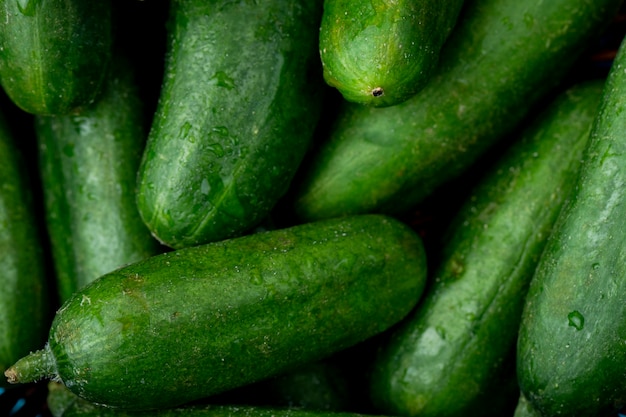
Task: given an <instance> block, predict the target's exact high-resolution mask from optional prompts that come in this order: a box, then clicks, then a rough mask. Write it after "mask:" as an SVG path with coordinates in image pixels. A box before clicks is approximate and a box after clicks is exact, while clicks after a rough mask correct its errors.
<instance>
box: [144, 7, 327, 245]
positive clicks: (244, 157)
mask: <svg viewBox="0 0 626 417" xmlns="http://www.w3.org/2000/svg"><path fill="white" fill-rule="evenodd" d="M171 6H172V7H171V9H170V16H169V23H168V28H169V31H168V36H169V42H168V49H167V62H166V67H165V77H164V82H163V87H162V91H161V96H160V99H159V105H158V108H157V112H156V114H155V118H154V122H153V125H152V128H151V130H150V134H149V137H148V143H147V146H146V150H145V154H144V158H143V161H142V164H141V167H140V171H139V176H138V184H139V190H138V198H137V202H138V206H139V210H140V213H141V216H142V218H143V220H144V222H145V223H146V224H147V225H148V227H149V229H150V230H151V231H152V232H153V234H154V235H155V236H156V237H157V238H158V239H159V240H160V241H161V242H162V243H164V244H165V245H167V246H170V247H173V248H177V249H178V248H182V247H187V246H193V245H197V244H201V243H207V242H211V241H218V240H221V239H225V238H229V237H235V236H238V235H242V234H244V233H246V232H247V231H249V230H250V229H251V228H252V227H254V226H255V225H256V224H258V223H259V222H260V221H261V220H262V219H263V218H265V217H266V216H267V215H268V214H269V212H270V210H271V209H272V208H273V207H274V205H275V204H276V203H277V201H278V200H279V199H280V198H281V197H282V196H283V194H284V193H285V192H286V191H287V188H288V187H289V185H290V183H291V180H292V178H293V176H294V175H295V172H296V170H297V168H298V167H299V164H300V162H301V160H302V159H303V157H304V154H305V153H306V151H307V149H308V147H309V145H310V142H311V139H312V136H313V131H314V129H315V127H316V124H317V121H318V118H319V114H320V110H321V108H320V107H321V98H322V96H321V92H322V90H323V87H324V86H325V84H324V81H323V78H322V76H321V68H320V67H321V66H320V65H319V55H318V53H317V45H318V44H317V39H318V30H319V20H320V19H321V12H322V2H321V0H313V1H311V0H289V1H284V0H272V1H266V2H263V3H262V4H260V3H257V2H251V1H245V2H232V1H226V0H222V1H211V2H205V1H198V0H195V1H180V0H175V1H172V3H171ZM242 22H245V24H242Z"/></svg>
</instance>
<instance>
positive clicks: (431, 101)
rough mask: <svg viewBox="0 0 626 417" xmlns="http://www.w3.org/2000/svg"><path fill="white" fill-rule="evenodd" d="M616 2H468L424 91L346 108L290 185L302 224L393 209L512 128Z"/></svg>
mask: <svg viewBox="0 0 626 417" xmlns="http://www.w3.org/2000/svg"><path fill="white" fill-rule="evenodd" d="M620 4H621V1H619V0H604V1H602V2H594V3H589V2H587V1H584V0H583V1H570V0H558V1H551V2H545V1H544V2H519V1H516V0H472V1H469V2H468V3H467V4H466V7H465V9H464V11H463V12H462V14H461V16H460V20H459V22H458V23H457V26H456V27H455V29H454V30H453V32H452V34H451V35H450V38H449V39H448V43H447V44H446V47H445V48H444V50H443V51H442V57H441V61H440V62H441V64H440V69H439V70H438V73H437V75H436V76H435V77H434V78H433V79H432V80H431V81H430V82H429V83H428V85H427V86H426V87H425V88H424V89H423V90H422V91H420V92H419V93H417V94H416V95H415V96H413V97H412V98H411V99H409V100H407V101H405V102H404V103H401V104H399V105H397V106H392V107H388V108H372V107H368V106H362V105H357V104H346V105H345V107H344V109H342V110H341V111H340V112H339V113H338V115H337V118H336V120H335V123H334V125H333V127H332V128H331V131H330V133H329V135H328V136H327V137H325V138H323V142H321V143H320V146H319V148H318V149H316V150H315V151H314V152H313V153H312V154H311V155H310V157H308V158H307V159H308V160H307V162H306V164H305V165H304V167H303V169H302V170H301V173H300V175H299V178H300V179H299V181H298V184H296V185H294V190H295V192H294V197H293V198H292V199H291V200H292V205H293V210H294V212H295V214H296V215H297V216H298V218H299V219H300V220H301V221H310V220H314V219H322V218H329V217H335V216H340V215H346V214H358V213H366V212H387V213H400V212H405V211H407V210H409V209H411V208H413V207H414V206H415V205H416V204H418V203H419V202H421V201H423V199H425V198H426V197H427V196H429V195H431V194H432V192H433V191H434V190H435V189H437V188H438V187H440V186H441V185H442V184H444V183H446V182H448V181H451V180H452V179H454V178H457V177H458V176H459V175H461V174H462V173H463V172H464V171H465V170H466V169H468V168H469V167H470V166H471V165H472V164H473V163H474V162H475V161H476V160H477V159H478V158H479V156H481V155H483V154H484V152H486V151H487V150H488V149H489V148H490V147H491V146H492V145H494V144H495V143H496V142H497V141H498V140H499V139H501V138H505V137H506V136H507V134H508V133H511V132H513V131H514V129H515V127H516V126H517V124H518V123H520V122H521V120H523V118H524V116H525V115H527V114H528V112H529V111H530V109H531V108H532V106H533V104H535V103H538V101H539V100H540V99H541V98H542V97H544V95H545V94H547V93H548V92H549V91H550V90H551V89H553V88H554V87H555V86H556V85H557V84H558V83H559V82H561V80H562V79H563V76H564V75H565V74H566V73H567V71H568V70H570V69H571V67H572V65H573V63H574V62H576V60H577V59H578V57H580V56H581V54H582V53H583V51H584V50H585V48H586V47H587V46H588V45H589V44H590V42H592V40H594V39H596V38H597V36H599V34H600V33H601V31H602V30H603V29H604V28H605V27H606V26H607V25H608V23H610V21H611V19H612V18H613V17H614V16H615V15H616V13H617V10H618V8H619V6H620Z"/></svg>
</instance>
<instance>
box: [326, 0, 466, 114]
mask: <svg viewBox="0 0 626 417" xmlns="http://www.w3.org/2000/svg"><path fill="white" fill-rule="evenodd" d="M463 2H464V0H445V1H441V0H435V1H432V0H418V1H415V0H412V1H407V0H401V1H394V2H389V1H381V0H376V1H371V2H365V1H360V0H356V1H355V0H326V1H325V2H324V13H323V15H322V23H321V27H320V36H319V48H320V57H321V61H322V65H323V69H324V79H325V80H326V83H327V84H329V85H330V86H332V87H336V88H337V89H338V90H339V91H340V92H341V94H342V95H343V97H344V98H345V99H346V100H348V101H352V102H356V103H360V104H366V105H372V106H377V107H384V106H392V105H395V104H399V103H401V102H403V101H405V100H407V99H408V98H409V97H411V96H413V95H414V94H415V93H417V92H418V91H419V90H421V89H422V88H423V87H424V86H425V85H426V83H427V82H428V81H429V80H430V79H431V77H432V76H433V74H434V73H435V70H436V68H437V66H438V64H439V54H440V51H441V48H442V46H443V44H444V42H445V40H446V39H447V38H448V35H449V34H450V32H451V31H452V28H453V27H454V25H455V24H456V21H457V18H458V15H459V12H460V11H461V7H462V5H463Z"/></svg>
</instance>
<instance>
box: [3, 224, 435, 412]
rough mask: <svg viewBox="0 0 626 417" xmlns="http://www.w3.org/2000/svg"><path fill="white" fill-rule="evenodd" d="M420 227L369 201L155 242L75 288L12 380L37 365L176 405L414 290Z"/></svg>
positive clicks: (355, 331) (126, 402)
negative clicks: (213, 237)
mask: <svg viewBox="0 0 626 417" xmlns="http://www.w3.org/2000/svg"><path fill="white" fill-rule="evenodd" d="M425 272H426V258H425V253H424V248H423V245H422V241H421V238H420V237H419V235H417V234H416V233H415V232H414V231H413V230H412V229H410V228H409V227H408V226H406V225H405V224H403V223H401V222H399V221H397V220H394V219H392V218H389V217H386V216H380V215H364V216H354V217H351V218H342V219H333V220H328V221H324V222H317V223H307V224H303V225H298V226H293V227H291V228H287V229H279V230H274V231H270V232H260V233H255V234H251V235H246V236H243V237H239V238H233V239H228V240H223V241H220V242H215V243H210V244H206V245H200V246H194V247H190V248H185V249H180V250H177V251H172V252H166V253H164V254H162V255H157V256H154V257H151V258H148V259H146V260H144V261H139V262H137V263H135V264H133V265H129V266H127V267H124V268H121V269H118V270H117V271H114V272H112V273H109V274H107V275H104V276H102V277H101V278H99V279H96V280H95V281H93V282H92V283H91V284H89V285H88V286H87V287H85V288H83V289H82V290H79V291H78V292H77V293H75V294H74V295H73V296H72V297H71V298H70V299H69V300H68V301H67V302H66V303H65V304H64V305H63V306H62V307H61V308H60V310H59V311H58V313H57V315H56V316H55V318H54V321H53V323H52V327H51V329H50V334H49V338H48V343H47V344H46V346H45V347H44V348H43V349H41V350H39V351H37V352H34V353H33V354H31V355H29V356H26V357H24V358H22V359H20V360H19V361H17V362H16V364H15V365H13V366H12V367H11V368H10V369H9V370H7V371H6V372H5V375H6V376H7V378H8V379H9V381H12V382H18V383H19V382H28V381H34V380H38V379H40V378H44V377H51V378H54V379H55V380H59V381H62V382H63V383H64V384H65V385H66V386H67V387H68V388H69V389H70V390H71V391H73V392H74V393H76V394H77V395H79V396H81V397H83V398H85V399H87V400H89V401H93V402H96V403H100V404H105V405H108V406H111V407H118V408H124V409H136V410H138V409H159V408H165V407H171V406H176V405H179V404H183V403H186V402H189V401H192V400H197V399H200V398H203V397H207V396H209V395H212V394H217V393H219V392H223V391H226V390H228V389H231V388H235V387H238V386H243V385H245V384H249V383H251V382H254V381H258V380H261V379H263V378H267V377H270V376H272V375H278V374H280V373H282V372H285V371H287V370H289V369H293V368H294V367H296V366H299V365H303V364H305V363H307V362H311V361H314V360H319V359H321V358H323V357H326V356H328V355H330V354H332V353H333V352H336V351H339V350H342V349H344V348H347V347H349V346H351V345H354V344H356V343H358V342H360V341H362V340H365V339H367V338H369V337H371V336H373V335H375V334H378V333H380V332H382V331H384V330H386V329H387V328H389V327H390V326H392V325H393V324H395V323H397V322H398V321H400V320H401V319H402V318H403V317H404V316H405V315H406V314H407V313H408V312H409V311H410V310H411V309H412V308H413V307H414V305H415V304H416V303H417V301H418V300H419V298H420V296H421V292H422V291H423V287H424V284H425Z"/></svg>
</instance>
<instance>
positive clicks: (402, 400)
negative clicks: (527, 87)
mask: <svg viewBox="0 0 626 417" xmlns="http://www.w3.org/2000/svg"><path fill="white" fill-rule="evenodd" d="M603 85H604V84H603V82H602V81H601V80H596V81H593V82H588V83H584V84H579V85H576V86H574V87H572V88H570V89H568V90H567V91H566V92H564V93H563V94H561V95H560V96H558V97H557V98H556V99H555V101H554V102H552V103H551V104H550V106H549V107H548V108H546V109H544V111H543V113H541V114H540V115H539V116H537V117H536V118H533V119H532V124H531V125H529V126H528V128H527V129H526V130H525V131H524V132H523V133H522V135H521V137H520V138H519V139H518V140H519V141H516V142H515V143H514V144H513V146H512V147H510V148H509V149H507V152H506V154H504V155H502V157H501V158H502V159H500V160H499V161H498V162H497V164H495V165H494V166H493V167H491V169H490V170H489V171H488V172H486V173H485V174H484V175H485V176H484V177H483V178H482V179H481V180H480V181H479V182H478V183H477V185H476V187H475V188H474V190H473V192H472V193H471V195H470V197H469V198H468V199H467V201H466V203H465V204H464V205H463V206H462V207H461V208H460V210H459V211H458V212H457V214H456V216H455V217H454V219H453V220H452V222H451V224H450V225H449V230H448V235H447V239H446V241H445V244H444V246H443V248H442V251H441V254H440V255H439V258H440V261H439V263H438V265H437V266H436V267H435V269H433V273H432V274H431V276H430V280H431V282H432V284H431V285H430V287H429V289H428V291H427V292H426V293H425V294H424V297H423V301H422V302H421V304H420V305H419V306H418V308H417V309H416V310H415V312H414V313H412V314H411V316H410V317H408V318H407V319H406V320H404V321H403V324H402V325H401V326H400V327H399V328H398V329H397V330H395V331H394V333H393V334H392V335H391V336H390V338H389V340H387V341H385V343H382V344H381V349H380V353H379V356H378V357H377V358H376V360H375V363H374V370H373V373H372V377H371V381H372V383H371V395H372V399H373V402H374V404H375V405H376V406H377V407H378V409H379V410H380V411H382V412H383V413H384V414H391V415H398V416H420V417H434V416H449V417H451V416H465V415H471V413H470V410H473V409H475V407H477V406H478V407H479V408H481V409H482V408H483V407H484V406H485V401H484V395H485V394H487V395H489V394H490V392H489V389H490V384H491V382H492V380H493V379H494V377H495V376H496V375H497V374H498V373H499V372H500V370H501V368H502V364H503V363H505V361H506V360H507V359H508V358H509V357H510V355H511V352H513V351H514V349H515V342H516V338H517V329H518V327H519V322H520V319H521V315H522V308H523V305H524V295H525V293H526V290H527V287H528V285H529V282H530V279H531V277H532V274H533V271H534V269H535V267H536V265H537V262H538V259H539V256H540V254H541V252H542V250H543V248H544V244H545V239H546V236H547V235H548V234H549V232H550V230H551V228H552V226H553V224H554V221H555V219H556V218H557V216H558V213H559V211H560V209H561V207H562V205H563V204H564V202H565V201H566V200H567V198H568V196H569V195H570V194H571V191H572V190H573V187H574V184H575V180H576V177H577V175H578V171H579V167H580V160H581V158H582V154H583V150H584V148H585V145H586V143H587V141H588V138H589V132H590V130H591V125H592V122H593V119H594V117H595V115H596V112H597V110H598V107H599V102H600V98H601V96H602V88H603Z"/></svg>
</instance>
